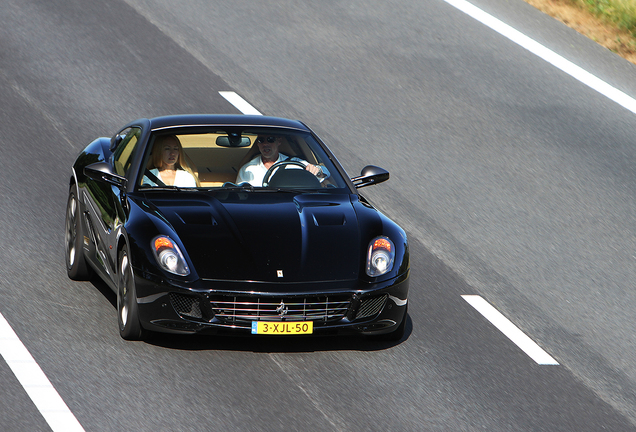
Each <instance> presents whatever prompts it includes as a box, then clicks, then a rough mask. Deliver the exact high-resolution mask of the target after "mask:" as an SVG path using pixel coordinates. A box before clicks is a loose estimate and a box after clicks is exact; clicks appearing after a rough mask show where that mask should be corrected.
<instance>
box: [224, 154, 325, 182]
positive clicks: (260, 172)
mask: <svg viewBox="0 0 636 432" xmlns="http://www.w3.org/2000/svg"><path fill="white" fill-rule="evenodd" d="M287 159H289V158H288V156H285V155H284V154H282V153H278V160H277V161H276V163H278V162H282V161H285V160H287ZM289 160H290V161H294V162H301V163H302V164H303V165H305V166H307V165H308V164H309V162H307V161H304V160H302V159H300V158H297V157H293V158H291V159H289ZM318 167H319V168H320V169H321V172H320V173H319V174H318V176H317V177H318V178H321V179H322V178H327V177H329V171H327V168H325V167H324V166H321V165H318ZM267 169H268V168H266V167H265V165H264V164H263V158H261V155H258V156H256V157H255V158H254V159H252V160H251V161H249V162H248V163H246V164H245V165H243V166H242V167H241V169H240V170H239V172H238V175H237V176H236V183H237V184H240V183H243V182H247V183H249V184H251V185H252V186H256V187H260V186H263V177H265V174H267Z"/></svg>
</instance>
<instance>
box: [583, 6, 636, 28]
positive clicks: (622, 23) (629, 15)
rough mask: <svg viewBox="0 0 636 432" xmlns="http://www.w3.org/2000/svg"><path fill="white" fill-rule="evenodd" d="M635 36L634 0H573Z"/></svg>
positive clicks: (635, 7)
mask: <svg viewBox="0 0 636 432" xmlns="http://www.w3.org/2000/svg"><path fill="white" fill-rule="evenodd" d="M573 1H574V3H577V4H580V5H582V6H584V7H585V8H587V9H588V10H589V11H590V12H592V13H593V14H594V15H596V16H598V17H601V18H603V19H605V20H608V21H611V22H612V23H614V24H616V25H617V26H618V27H619V28H620V29H623V30H626V31H628V32H629V33H631V34H632V35H633V36H635V37H636V0H573Z"/></svg>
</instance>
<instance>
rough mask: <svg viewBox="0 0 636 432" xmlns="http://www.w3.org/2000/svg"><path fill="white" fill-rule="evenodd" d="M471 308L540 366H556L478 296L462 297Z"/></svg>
mask: <svg viewBox="0 0 636 432" xmlns="http://www.w3.org/2000/svg"><path fill="white" fill-rule="evenodd" d="M462 298H463V299H464V300H466V301H467V302H468V303H469V304H470V305H471V306H472V307H474V308H475V309H477V311H478V312H479V313H480V314H482V315H483V316H484V317H485V318H486V319H487V320H488V321H490V322H491V323H492V324H493V325H494V326H495V327H497V328H498V329H499V330H500V331H501V332H502V333H503V334H505V335H506V336H507V337H508V338H509V339H510V340H511V341H512V342H514V343H515V344H516V345H517V346H518V347H519V348H521V349H522V350H523V351H524V352H525V353H526V354H528V355H529V356H530V358H532V360H534V361H535V362H537V363H538V364H540V365H558V364H559V363H558V362H557V361H556V360H555V359H553V358H552V357H551V356H550V355H549V354H548V353H547V352H545V351H544V350H543V349H542V348H541V347H540V346H539V345H537V344H536V343H535V342H534V341H533V340H532V339H530V338H529V337H528V336H526V335H525V333H523V332H522V331H521V330H519V328H518V327H517V326H515V325H514V324H513V323H512V322H510V320H509V319H508V318H506V317H505V316H503V315H502V314H501V313H500V312H499V311H498V310H497V309H495V308H494V307H493V306H491V305H490V303H488V302H487V301H486V300H484V299H483V298H482V297H481V296H478V295H463V296H462Z"/></svg>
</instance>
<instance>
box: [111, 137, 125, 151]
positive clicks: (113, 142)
mask: <svg viewBox="0 0 636 432" xmlns="http://www.w3.org/2000/svg"><path fill="white" fill-rule="evenodd" d="M123 140H124V135H121V134H117V135H115V136H114V137H112V138H111V139H110V151H111V152H114V151H115V149H116V148H117V146H118V145H119V143H120V142H122V141H123Z"/></svg>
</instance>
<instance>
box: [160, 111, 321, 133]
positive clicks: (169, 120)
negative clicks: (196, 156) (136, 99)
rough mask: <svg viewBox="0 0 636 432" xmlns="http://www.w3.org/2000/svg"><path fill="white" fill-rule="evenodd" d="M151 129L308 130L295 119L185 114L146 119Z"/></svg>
mask: <svg viewBox="0 0 636 432" xmlns="http://www.w3.org/2000/svg"><path fill="white" fill-rule="evenodd" d="M148 121H149V123H150V129H151V130H161V129H169V128H174V127H189V126H248V127H249V126H273V127H283V128H290V129H297V130H303V131H309V129H308V128H307V126H305V125H304V124H303V123H302V122H300V121H297V120H290V119H285V118H279V117H268V116H260V115H234V114H185V115H171V116H163V117H155V118H152V119H148Z"/></svg>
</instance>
